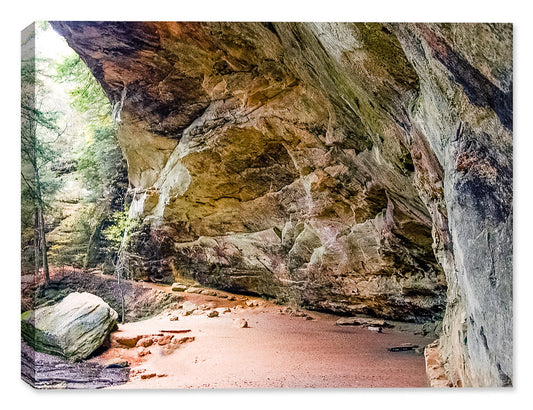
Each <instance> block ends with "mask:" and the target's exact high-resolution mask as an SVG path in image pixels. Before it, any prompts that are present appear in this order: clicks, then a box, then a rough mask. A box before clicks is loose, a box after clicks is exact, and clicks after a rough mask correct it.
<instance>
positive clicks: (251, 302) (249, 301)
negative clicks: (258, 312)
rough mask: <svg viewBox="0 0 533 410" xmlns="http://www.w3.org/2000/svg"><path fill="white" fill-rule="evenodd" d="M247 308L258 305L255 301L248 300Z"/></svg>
mask: <svg viewBox="0 0 533 410" xmlns="http://www.w3.org/2000/svg"><path fill="white" fill-rule="evenodd" d="M246 306H248V307H254V306H257V305H256V303H255V302H254V301H253V300H247V301H246Z"/></svg>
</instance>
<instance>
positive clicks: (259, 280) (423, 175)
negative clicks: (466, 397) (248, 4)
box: [52, 22, 512, 385]
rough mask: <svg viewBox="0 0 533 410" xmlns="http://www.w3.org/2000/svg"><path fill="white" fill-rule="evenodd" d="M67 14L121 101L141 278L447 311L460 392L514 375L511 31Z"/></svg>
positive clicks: (72, 32)
mask: <svg viewBox="0 0 533 410" xmlns="http://www.w3.org/2000/svg"><path fill="white" fill-rule="evenodd" d="M52 25H53V26H54V28H55V29H56V30H57V31H59V32H60V33H61V34H62V35H63V36H64V37H65V38H66V39H67V41H68V43H69V44H70V46H71V47H72V48H73V49H74V50H76V52H78V54H79V55H80V56H81V58H82V59H83V60H84V61H85V62H86V63H87V64H88V66H89V67H90V68H91V70H92V71H93V73H94V75H95V77H96V78H97V79H98V80H99V81H100V83H101V84H102V86H103V88H104V89H105V91H106V92H107V94H108V96H109V98H110V100H111V101H112V103H113V104H114V107H115V117H116V120H117V122H118V124H119V133H118V135H119V140H120V144H121V146H122V148H123V150H124V153H125V155H126V157H127V161H128V174H129V179H130V183H131V185H132V186H133V187H134V195H135V198H134V200H133V203H132V207H131V212H132V214H134V215H138V216H140V217H141V218H142V220H143V221H144V226H143V229H141V230H140V231H139V232H138V233H137V235H136V236H134V239H133V241H132V243H131V244H130V246H131V250H132V252H133V253H134V254H135V253H136V254H137V255H139V260H132V261H131V263H132V264H135V265H136V266H137V271H138V276H139V277H143V276H154V275H156V276H158V277H160V278H161V279H163V280H165V281H167V282H168V283H169V284H170V283H172V282H173V281H175V280H178V279H179V278H180V277H193V278H195V279H196V280H198V281H199V282H201V283H203V284H205V285H208V286H213V287H218V288H223V289H228V290H234V291H235V290H236V291H247V292H255V293H258V294H262V295H265V296H270V297H273V298H277V299H278V300H281V301H286V302H292V303H296V304H299V305H303V306H308V307H313V308H320V309H328V310H332V311H336V312H344V313H349V314H354V313H366V314H375V315H379V316H382V317H386V318H394V319H404V320H414V321H424V320H433V319H438V318H439V317H440V316H441V315H442V313H443V311H444V307H445V305H447V308H446V317H445V318H444V324H443V336H442V343H441V344H440V346H441V350H442V355H443V356H444V357H445V360H444V362H445V363H446V364H445V366H447V372H448V375H449V377H450V379H451V380H452V382H453V384H454V385H505V384H509V383H510V380H511V373H512V372H511V370H512V363H511V357H512V353H511V352H510V350H509V349H508V348H507V347H506V346H507V345H509V344H510V337H511V333H512V332H511V329H512V328H511V322H512V317H511V305H512V304H511V274H512V273H511V272H512V267H511V256H512V255H511V253H512V240H511V227H512V187H511V181H512V27H511V26H510V25H505V24H496V25H484V24H473V25H466V24H460V25H458V24H455V25H445V24H441V25H435V24H426V25H419V24H351V23H214V22H212V23H165V22H157V23H117V22H103V23H102V22H55V23H52ZM446 283H448V290H447V291H446V289H447V288H446ZM446 292H447V294H446ZM446 300H447V302H446Z"/></svg>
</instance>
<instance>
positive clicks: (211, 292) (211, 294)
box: [200, 289, 218, 296]
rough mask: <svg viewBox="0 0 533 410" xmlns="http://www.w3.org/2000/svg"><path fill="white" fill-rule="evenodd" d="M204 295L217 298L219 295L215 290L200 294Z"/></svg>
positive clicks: (203, 291) (206, 290)
mask: <svg viewBox="0 0 533 410" xmlns="http://www.w3.org/2000/svg"><path fill="white" fill-rule="evenodd" d="M200 293H201V294H202V295H207V296H217V295H218V293H217V292H215V291H214V290H211V289H204V290H202V291H201V292H200Z"/></svg>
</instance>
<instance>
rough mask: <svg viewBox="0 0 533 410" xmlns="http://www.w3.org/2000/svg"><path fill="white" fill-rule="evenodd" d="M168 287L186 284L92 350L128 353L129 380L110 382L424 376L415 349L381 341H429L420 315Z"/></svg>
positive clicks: (375, 380) (111, 357) (369, 383)
mask: <svg viewBox="0 0 533 410" xmlns="http://www.w3.org/2000/svg"><path fill="white" fill-rule="evenodd" d="M149 286H151V287H155V288H158V289H162V290H164V291H170V287H168V286H166V287H165V286H162V285H158V284H151V285H149ZM174 288H175V289H180V290H182V289H183V290H185V289H186V290H185V291H180V292H173V293H177V294H178V295H180V296H181V297H182V301H181V302H179V303H175V304H173V305H171V306H170V307H169V308H168V309H167V310H165V311H164V312H162V313H161V314H159V315H158V316H155V317H153V318H151V319H147V320H143V321H139V322H132V323H126V324H121V325H119V329H118V331H116V332H114V333H112V336H111V341H110V347H109V348H108V349H107V350H105V351H103V352H102V353H101V354H99V355H97V356H95V357H93V358H92V359H91V360H90V362H92V363H96V364H101V365H106V366H107V365H109V364H114V365H118V366H120V365H125V364H126V363H125V362H127V363H128V365H129V367H130V369H131V370H130V378H129V381H128V382H127V383H126V384H125V385H120V386H114V387H113V388H131V389H137V388H156V389H161V388H280V387H287V388H303V387H319V388H320V387H322V388H327V387H346V388H348V387H427V386H428V381H427V378H426V373H425V364H424V357H423V355H422V354H421V349H417V350H407V351H402V352H390V351H388V348H391V347H395V346H401V345H404V344H407V345H418V346H420V347H421V348H422V347H424V346H425V345H427V344H428V343H430V342H431V341H432V340H433V339H432V338H429V337H427V336H423V335H422V333H423V330H422V326H421V325H415V324H406V323H399V322H387V323H383V321H379V320H377V321H376V320H375V319H374V320H370V321H369V322H367V323H365V324H364V325H363V326H361V325H359V326H354V325H346V324H345V323H346V319H345V318H339V317H338V316H335V315H331V314H326V313H319V312H311V311H306V310H300V309H296V308H294V309H293V308H291V307H287V306H280V305H276V304H273V303H271V302H269V301H266V300H263V299H260V298H257V297H250V296H244V295H234V294H231V293H227V292H221V291H215V290H212V289H206V288H201V287H196V286H187V285H185V286H175V287H174ZM339 319H341V320H340V321H339V324H337V321H338V320H339ZM348 322H349V321H348ZM363 322H365V321H363ZM340 323H344V325H340ZM416 333H418V334H416Z"/></svg>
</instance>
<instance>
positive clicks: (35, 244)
mask: <svg viewBox="0 0 533 410" xmlns="http://www.w3.org/2000/svg"><path fill="white" fill-rule="evenodd" d="M33 247H34V261H33V264H34V266H35V278H34V279H35V280H37V278H38V277H39V265H40V264H39V208H37V207H35V225H34V229H33Z"/></svg>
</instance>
